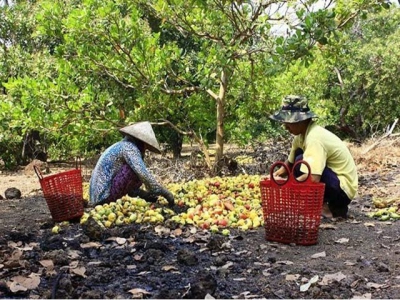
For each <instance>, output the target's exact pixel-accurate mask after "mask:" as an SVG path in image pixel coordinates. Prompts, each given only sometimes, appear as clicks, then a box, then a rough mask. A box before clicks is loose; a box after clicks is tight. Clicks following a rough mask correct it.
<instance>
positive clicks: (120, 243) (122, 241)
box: [115, 237, 126, 245]
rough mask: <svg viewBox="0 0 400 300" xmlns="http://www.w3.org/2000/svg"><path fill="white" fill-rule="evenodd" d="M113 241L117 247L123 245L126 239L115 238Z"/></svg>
mask: <svg viewBox="0 0 400 300" xmlns="http://www.w3.org/2000/svg"><path fill="white" fill-rule="evenodd" d="M115 241H116V242H117V244H118V245H124V244H125V243H126V238H121V237H117V238H116V240H115Z"/></svg>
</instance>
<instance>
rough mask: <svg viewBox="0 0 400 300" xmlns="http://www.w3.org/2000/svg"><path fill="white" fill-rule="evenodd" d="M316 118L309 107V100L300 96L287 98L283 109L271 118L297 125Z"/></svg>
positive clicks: (283, 103) (284, 100) (283, 101)
mask: <svg viewBox="0 0 400 300" xmlns="http://www.w3.org/2000/svg"><path fill="white" fill-rule="evenodd" d="M316 117H317V115H315V114H314V113H313V112H312V111H310V108H309V107H308V101H307V98H305V97H303V96H298V95H289V96H286V97H285V98H284V99H283V100H282V107H281V109H280V110H279V111H277V112H275V113H274V114H273V115H271V116H270V118H271V119H272V120H275V121H278V122H282V123H297V122H300V121H304V120H307V119H311V118H316Z"/></svg>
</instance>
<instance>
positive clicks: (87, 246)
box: [81, 242, 102, 249]
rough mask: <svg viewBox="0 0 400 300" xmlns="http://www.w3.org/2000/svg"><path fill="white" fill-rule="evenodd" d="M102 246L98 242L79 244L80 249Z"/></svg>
mask: <svg viewBox="0 0 400 300" xmlns="http://www.w3.org/2000/svg"><path fill="white" fill-rule="evenodd" d="M101 246H102V245H101V244H100V243H98V242H89V243H84V244H81V248H84V249H85V248H100V247H101Z"/></svg>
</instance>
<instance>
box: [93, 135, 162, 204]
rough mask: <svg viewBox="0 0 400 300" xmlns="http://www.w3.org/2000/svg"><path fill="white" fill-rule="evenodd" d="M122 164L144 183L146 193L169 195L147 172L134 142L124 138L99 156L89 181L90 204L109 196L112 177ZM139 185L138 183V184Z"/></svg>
mask: <svg viewBox="0 0 400 300" xmlns="http://www.w3.org/2000/svg"><path fill="white" fill-rule="evenodd" d="M124 164H128V165H129V166H130V167H131V168H132V170H133V171H134V173H135V174H136V176H137V178H138V179H139V180H140V181H141V182H143V183H144V185H145V186H146V189H147V191H149V192H150V193H151V194H153V195H168V194H170V193H169V191H167V190H166V189H165V188H164V187H162V186H161V185H160V184H158V183H157V181H156V179H155V178H154V177H153V176H152V175H151V174H150V173H149V172H148V171H147V168H146V165H145V163H144V161H143V158H142V154H141V152H140V150H139V148H138V147H137V146H136V145H135V143H134V142H132V141H130V140H128V139H127V138H124V139H123V140H121V141H119V142H117V143H115V144H113V145H111V146H110V147H109V148H107V149H106V150H105V151H104V153H103V154H102V155H101V156H100V158H99V160H98V162H97V164H96V167H95V168H94V170H93V172H92V176H91V179H90V187H89V194H90V203H91V204H100V203H103V202H105V201H106V200H107V198H108V197H109V196H110V190H111V185H112V183H113V179H114V177H115V176H116V175H117V174H118V172H119V170H120V169H121V167H122V166H123V165H124ZM139 184H140V183H139Z"/></svg>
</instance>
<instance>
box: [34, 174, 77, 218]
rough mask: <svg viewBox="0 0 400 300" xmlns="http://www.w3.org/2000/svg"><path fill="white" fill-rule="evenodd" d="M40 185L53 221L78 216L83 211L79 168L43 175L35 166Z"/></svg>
mask: <svg viewBox="0 0 400 300" xmlns="http://www.w3.org/2000/svg"><path fill="white" fill-rule="evenodd" d="M35 172H36V174H37V176H38V177H39V182H40V186H41V188H42V191H43V195H44V198H45V199H46V202H47V206H48V207H49V210H50V213H51V216H52V218H53V220H54V221H55V222H62V221H68V220H71V219H74V218H80V217H81V216H82V215H83V212H84V202H83V188H82V173H81V169H78V168H76V169H73V170H69V171H65V172H61V173H58V174H54V175H50V176H46V177H43V175H42V173H41V172H40V169H38V168H37V167H35Z"/></svg>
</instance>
